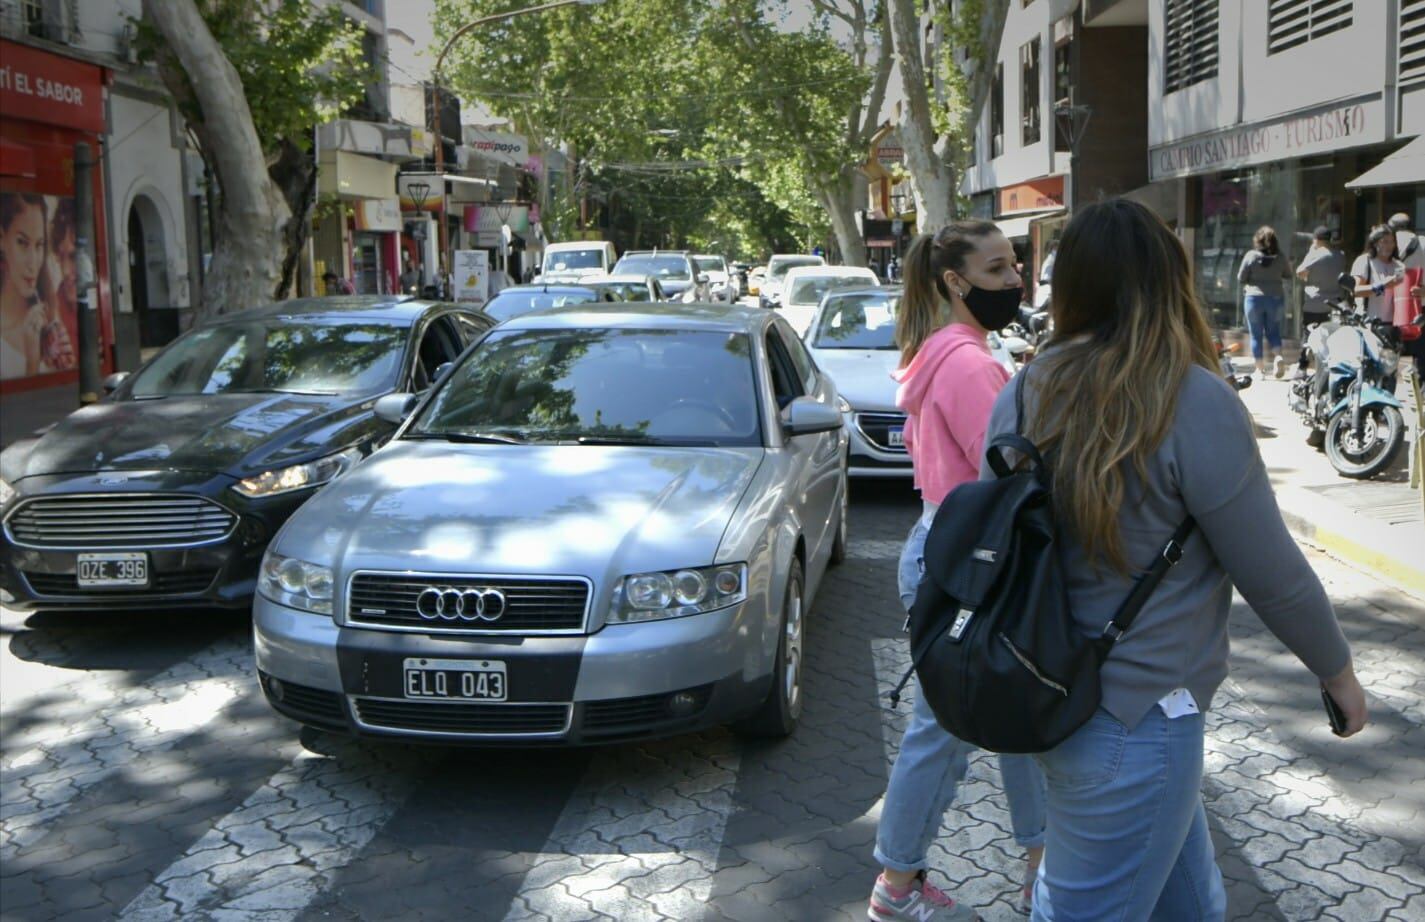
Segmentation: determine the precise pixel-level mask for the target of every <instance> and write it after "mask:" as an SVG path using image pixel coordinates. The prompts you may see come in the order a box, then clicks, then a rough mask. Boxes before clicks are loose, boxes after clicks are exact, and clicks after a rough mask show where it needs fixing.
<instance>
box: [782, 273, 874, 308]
mask: <svg viewBox="0 0 1425 922" xmlns="http://www.w3.org/2000/svg"><path fill="white" fill-rule="evenodd" d="M874 284H876V280H875V279H873V278H868V277H867V276H864V275H813V276H808V277H807V278H799V279H797V280H795V281H794V282H792V290H791V291H790V292H788V293H787V303H788V304H818V303H820V301H821V298H822V295H825V294H826V293H827V292H828V291H844V290H846V289H847V288H865V287H867V286H869V285H874Z"/></svg>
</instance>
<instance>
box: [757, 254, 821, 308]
mask: <svg viewBox="0 0 1425 922" xmlns="http://www.w3.org/2000/svg"><path fill="white" fill-rule="evenodd" d="M824 265H826V260H824V259H822V258H821V257H820V256H812V255H810V254H807V253H779V254H778V255H776V256H773V257H772V258H771V259H769V260H767V271H766V272H765V273H764V274H763V276H762V279H761V281H760V282H759V285H758V291H757V306H758V307H762V308H768V307H776V306H777V305H778V303H780V302H781V300H782V283H783V282H784V281H786V278H787V273H788V272H789V271H791V270H792V269H795V268H796V267H798V266H824Z"/></svg>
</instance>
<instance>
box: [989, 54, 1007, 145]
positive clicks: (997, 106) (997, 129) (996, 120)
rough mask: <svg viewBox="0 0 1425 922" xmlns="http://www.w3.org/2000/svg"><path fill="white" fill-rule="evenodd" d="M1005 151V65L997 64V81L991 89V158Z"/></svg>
mask: <svg viewBox="0 0 1425 922" xmlns="http://www.w3.org/2000/svg"><path fill="white" fill-rule="evenodd" d="M1003 153H1004V65H1003V64H996V65H995V82H994V86H993V88H992V89H991V90H990V159H991V160H993V159H994V158H995V157H998V156H1000V155H1001V154H1003Z"/></svg>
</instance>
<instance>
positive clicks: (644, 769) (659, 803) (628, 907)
mask: <svg viewBox="0 0 1425 922" xmlns="http://www.w3.org/2000/svg"><path fill="white" fill-rule="evenodd" d="M739 767H740V756H739V754H738V751H737V746H736V740H735V739H734V737H732V736H731V734H728V733H726V732H720V733H718V734H715V735H713V736H711V737H701V738H689V737H682V738H679V739H674V740H670V741H668V742H667V743H653V744H648V745H646V746H641V747H622V748H619V749H611V750H605V751H602V752H600V753H599V754H598V755H597V756H595V757H594V759H593V761H592V762H591V763H590V765H589V768H588V769H587V770H586V772H585V774H584V777H583V778H582V779H581V780H580V782H579V785H578V787H577V788H575V790H574V792H573V794H571V795H570V797H569V800H568V802H567V803H566V804H565V807H564V810H563V812H562V813H561V814H560V816H559V820H558V822H556V823H555V826H554V829H553V830H552V831H551V832H550V835H549V839H548V841H546V842H545V844H544V846H543V847H542V848H541V849H540V856H539V858H537V859H536V860H535V862H534V865H533V867H531V868H530V870H529V872H528V874H527V875H526V876H525V880H524V883H523V885H522V887H521V891H520V893H519V895H518V896H517V897H516V898H515V900H514V902H513V904H512V905H511V906H510V909H509V911H508V912H507V913H506V915H505V920H506V922H525V920H540V919H569V918H579V919H591V918H599V919H602V918H612V919H618V920H621V922H622V920H629V922H633V920H639V919H660V920H661V919H664V918H673V919H685V920H691V919H696V918H699V917H700V916H701V915H702V914H703V913H705V912H706V904H707V899H708V897H709V895H710V894H711V893H712V885H713V875H714V873H715V872H716V870H717V858H718V852H719V851H720V850H721V848H722V839H723V834H724V832H725V831H726V828H727V820H728V817H729V816H730V815H731V813H732V809H733V793H734V789H735V788H736V785H737V772H738V769H739Z"/></svg>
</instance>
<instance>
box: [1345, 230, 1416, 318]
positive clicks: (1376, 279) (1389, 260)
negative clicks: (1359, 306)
mask: <svg viewBox="0 0 1425 922" xmlns="http://www.w3.org/2000/svg"><path fill="white" fill-rule="evenodd" d="M1395 246H1396V240H1395V231H1393V230H1391V229H1390V226H1389V225H1388V224H1378V225H1376V226H1375V227H1373V228H1371V232H1370V235H1369V236H1367V237H1366V248H1365V250H1364V251H1363V252H1362V253H1361V255H1360V256H1357V257H1356V261H1355V263H1354V264H1353V265H1352V266H1351V275H1353V276H1355V278H1356V297H1357V298H1359V299H1361V301H1362V302H1363V304H1364V305H1365V308H1366V314H1367V315H1368V316H1370V317H1372V318H1374V319H1376V320H1384V321H1387V322H1391V321H1393V320H1394V319H1395V298H1394V288H1395V286H1396V285H1399V284H1400V283H1401V282H1403V281H1405V264H1404V263H1402V262H1401V261H1400V260H1399V259H1397V258H1396V256H1395Z"/></svg>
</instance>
